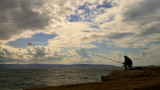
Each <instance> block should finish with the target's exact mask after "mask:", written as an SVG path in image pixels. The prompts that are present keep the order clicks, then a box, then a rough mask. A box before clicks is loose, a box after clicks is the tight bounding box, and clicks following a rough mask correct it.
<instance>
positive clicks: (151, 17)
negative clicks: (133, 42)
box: [123, 0, 160, 36]
mask: <svg viewBox="0 0 160 90" xmlns="http://www.w3.org/2000/svg"><path fill="white" fill-rule="evenodd" d="M159 4H160V0H144V1H142V2H140V3H138V4H136V5H135V4H134V5H132V6H130V7H128V8H129V9H128V10H126V11H125V12H124V13H123V16H124V19H123V21H124V22H125V23H129V24H131V25H132V24H136V25H139V27H144V28H143V29H142V31H141V33H140V35H137V36H144V35H145V36H146V35H152V34H156V33H160V27H159V25H160V23H159V22H160V5H159ZM148 25H150V26H149V27H148Z"/></svg>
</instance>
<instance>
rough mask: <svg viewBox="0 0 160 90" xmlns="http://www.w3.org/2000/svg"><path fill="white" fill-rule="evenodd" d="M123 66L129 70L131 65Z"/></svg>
mask: <svg viewBox="0 0 160 90" xmlns="http://www.w3.org/2000/svg"><path fill="white" fill-rule="evenodd" d="M124 67H125V70H128V68H129V70H131V67H132V65H124Z"/></svg>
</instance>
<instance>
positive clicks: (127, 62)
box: [123, 56, 132, 70]
mask: <svg viewBox="0 0 160 90" xmlns="http://www.w3.org/2000/svg"><path fill="white" fill-rule="evenodd" d="M124 61H125V62H124V63H123V64H124V67H125V70H128V68H129V70H131V67H132V60H131V59H130V58H129V57H127V56H124Z"/></svg>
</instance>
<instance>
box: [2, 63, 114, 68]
mask: <svg viewBox="0 0 160 90" xmlns="http://www.w3.org/2000/svg"><path fill="white" fill-rule="evenodd" d="M113 66H114V65H101V64H70V65H65V64H0V68H61V67H113Z"/></svg>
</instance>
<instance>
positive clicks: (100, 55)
mask: <svg viewBox="0 0 160 90" xmlns="http://www.w3.org/2000/svg"><path fill="white" fill-rule="evenodd" d="M88 53H90V54H92V55H95V56H98V57H102V58H105V59H108V60H111V61H115V62H118V63H120V64H123V63H122V62H119V61H116V60H113V59H110V58H107V57H104V56H101V55H98V54H95V53H91V52H88Z"/></svg>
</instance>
